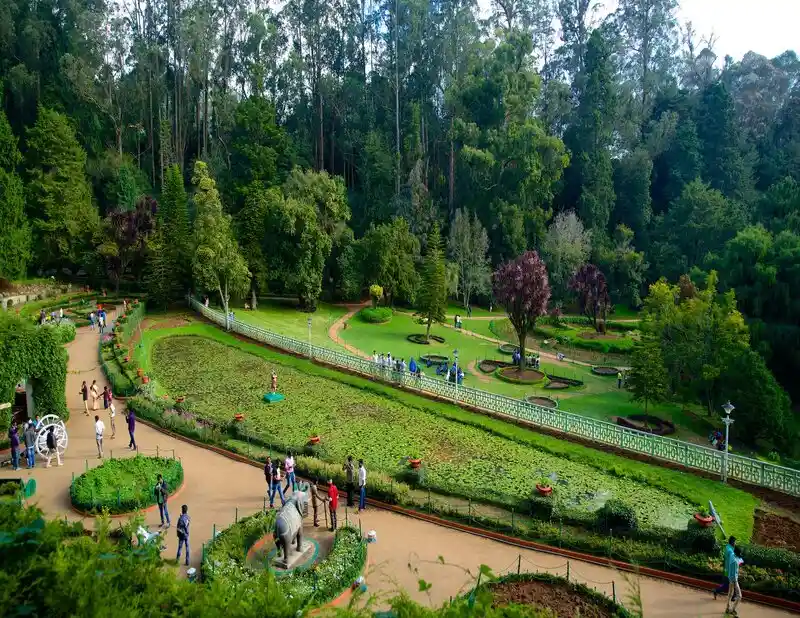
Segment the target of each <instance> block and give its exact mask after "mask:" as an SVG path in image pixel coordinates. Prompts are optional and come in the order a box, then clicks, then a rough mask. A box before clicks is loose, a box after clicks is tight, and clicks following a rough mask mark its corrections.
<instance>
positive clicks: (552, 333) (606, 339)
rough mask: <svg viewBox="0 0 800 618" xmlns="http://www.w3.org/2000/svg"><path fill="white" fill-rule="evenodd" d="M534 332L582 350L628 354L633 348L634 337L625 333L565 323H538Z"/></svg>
mask: <svg viewBox="0 0 800 618" xmlns="http://www.w3.org/2000/svg"><path fill="white" fill-rule="evenodd" d="M534 332H535V333H536V334H537V335H539V336H540V337H546V338H548V339H555V340H556V341H557V342H558V343H560V344H561V345H572V346H575V347H576V348H581V349H583V350H592V351H594V352H601V353H603V354H628V353H630V352H631V351H632V350H633V346H634V343H635V341H634V337H633V334H632V335H630V336H629V335H628V334H627V333H625V334H609V333H598V332H595V331H587V330H583V329H576V328H572V327H570V326H567V325H566V324H559V325H558V326H547V325H544V324H542V325H539V326H537V327H536V329H535V330H534Z"/></svg>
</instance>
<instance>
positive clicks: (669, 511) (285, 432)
mask: <svg viewBox="0 0 800 618" xmlns="http://www.w3.org/2000/svg"><path fill="white" fill-rule="evenodd" d="M176 334H186V335H199V336H201V337H202V338H200V337H180V338H173V336H174V335H176ZM143 341H144V343H145V346H144V347H143V348H142V349H143V350H144V351H149V352H150V354H151V355H152V361H153V364H152V371H151V373H153V375H154V376H155V378H156V380H157V386H158V388H159V389H161V391H160V392H169V393H171V394H173V395H178V394H182V395H185V396H187V401H188V402H189V404H190V407H192V409H195V410H196V411H198V412H199V413H201V415H207V416H209V417H213V418H217V419H225V420H227V419H229V418H230V417H231V416H232V415H233V413H234V412H237V411H238V412H243V413H244V414H245V415H246V421H245V425H246V426H247V427H249V428H250V429H251V430H252V431H257V432H259V433H261V434H262V435H263V436H265V437H266V438H267V439H270V438H271V439H274V440H275V442H276V443H278V442H279V443H282V444H284V445H292V444H298V445H299V444H303V443H304V442H305V441H306V440H307V438H308V436H309V435H311V433H320V434H321V435H322V436H323V448H324V453H325V455H326V456H327V458H329V459H331V460H333V461H339V460H341V459H342V458H343V457H344V456H345V455H346V454H349V453H353V454H354V455H356V456H364V457H365V459H366V460H367V462H368V466H369V467H372V468H373V469H376V470H381V471H385V472H387V473H390V474H396V473H399V472H400V470H402V469H404V468H405V465H404V458H405V457H407V456H409V455H416V454H418V455H421V456H422V457H423V458H424V459H425V461H426V463H427V468H426V475H427V480H428V481H429V482H430V483H431V484H433V485H435V487H437V488H441V489H442V490H444V491H449V492H455V493H460V494H465V495H473V496H474V497H477V498H480V497H481V496H482V495H483V496H484V497H493V496H497V495H498V494H500V495H502V494H505V495H507V496H510V497H514V496H516V497H518V498H519V497H524V496H525V495H527V493H528V492H529V491H530V489H531V487H532V484H533V483H535V481H536V480H537V479H538V478H540V477H541V476H542V475H544V474H555V475H556V477H557V478H558V479H560V480H561V481H563V484H562V483H559V484H557V489H559V490H560V491H559V493H560V494H561V498H560V501H561V502H562V506H563V507H564V508H575V509H586V508H587V507H588V504H589V503H591V502H592V501H594V500H596V499H600V498H604V497H607V496H608V495H616V496H619V497H622V498H624V499H627V500H629V501H631V502H632V503H633V504H634V505H635V508H636V509H637V510H638V511H639V514H640V516H641V517H642V518H643V519H644V520H645V521H646V522H649V523H661V524H664V523H669V524H672V525H677V524H678V523H680V522H682V521H683V520H684V519H685V516H686V514H687V513H688V512H689V511H690V510H691V505H692V504H694V503H699V502H705V501H706V500H708V499H711V500H713V501H714V503H715V505H716V506H717V507H718V508H719V509H720V511H721V512H722V513H723V516H724V517H725V520H726V524H727V525H728V526H729V527H730V528H731V530H734V531H735V532H734V533H735V534H739V535H741V536H742V537H746V538H749V536H750V535H751V533H752V526H753V510H754V508H755V506H756V504H757V502H758V501H757V500H756V499H755V498H754V497H753V496H751V495H749V494H747V493H745V492H742V491H739V490H736V489H732V488H730V487H727V486H723V485H721V484H719V483H716V482H713V481H708V480H705V479H702V478H699V477H696V476H694V475H691V474H688V473H681V472H676V471H673V470H668V469H665V468H660V467H658V466H651V465H647V464H642V463H639V462H635V461H632V460H628V459H625V458H622V457H617V456H614V455H609V454H607V453H603V452H600V451H595V450H594V449H590V448H587V447H583V446H579V445H576V444H572V443H569V442H566V441H563V440H559V439H556V438H553V437H550V436H543V435H540V434H537V433H535V432H533V431H530V430H527V429H524V428H521V427H517V426H516V425H512V424H508V423H504V422H502V421H499V420H496V419H491V418H489V417H486V416H483V415H480V414H476V413H471V412H468V411H465V410H462V409H460V408H457V407H455V406H452V405H447V404H441V403H436V402H431V401H429V400H427V399H424V398H421V397H418V396H416V395H413V394H411V393H408V392H404V391H399V390H397V389H394V388H392V387H389V386H385V385H382V384H376V383H373V382H371V381H369V380H365V379H362V378H359V377H356V376H351V375H347V374H341V373H339V372H336V371H333V370H330V369H327V368H324V367H320V366H316V365H313V364H311V363H309V362H308V361H306V360H303V359H299V358H295V357H290V356H285V355H282V354H279V353H276V352H273V351H271V350H268V349H266V348H263V347H261V346H257V345H255V344H249V343H246V342H242V341H239V340H237V339H235V338H233V337H231V336H230V335H228V334H226V333H224V332H222V331H221V330H219V329H217V328H215V327H212V326H209V325H200V324H195V325H191V326H187V327H183V328H178V329H160V330H153V331H144V333H143ZM221 344H227V345H221ZM243 351H246V352H250V354H244V353H243ZM273 367H277V369H278V375H279V390H280V391H281V392H283V393H284V394H286V395H287V399H286V400H285V401H284V402H281V403H280V404H278V405H276V406H269V405H266V404H263V403H262V401H261V395H262V394H263V393H264V392H265V391H266V390H267V384H268V380H269V378H268V375H269V373H271V370H272V368H273Z"/></svg>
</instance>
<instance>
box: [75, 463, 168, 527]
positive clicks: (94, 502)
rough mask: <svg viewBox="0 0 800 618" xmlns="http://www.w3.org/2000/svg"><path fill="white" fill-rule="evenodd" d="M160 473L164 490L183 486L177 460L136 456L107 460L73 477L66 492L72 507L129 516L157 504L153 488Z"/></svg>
mask: <svg viewBox="0 0 800 618" xmlns="http://www.w3.org/2000/svg"><path fill="white" fill-rule="evenodd" d="M159 474H162V475H164V480H165V481H166V482H167V489H168V491H169V492H170V493H173V492H175V490H177V489H178V488H179V487H180V486H181V485H182V484H183V466H182V465H181V462H180V461H178V460H177V459H167V458H165V457H145V456H144V455H136V456H134V457H129V458H126V459H108V460H106V461H104V462H103V463H102V464H101V465H100V466H98V467H96V468H92V469H91V470H87V471H86V472H84V473H83V474H81V475H80V476H79V477H78V478H76V479H75V480H74V481H73V482H72V485H71V486H70V489H69V495H70V500H71V501H72V505H73V506H74V507H75V508H77V509H79V510H81V511H85V512H89V513H97V512H100V511H102V510H103V509H108V512H109V513H112V514H116V513H129V512H131V511H136V510H138V509H141V508H145V507H148V506H150V505H152V504H155V503H156V498H155V493H154V492H153V488H154V487H155V484H156V479H157V477H158V475H159Z"/></svg>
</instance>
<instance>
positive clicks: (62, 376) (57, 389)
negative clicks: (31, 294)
mask: <svg viewBox="0 0 800 618" xmlns="http://www.w3.org/2000/svg"><path fill="white" fill-rule="evenodd" d="M56 330H57V329H55V328H47V327H45V328H38V327H35V326H33V324H31V323H29V322H26V321H25V320H23V319H21V318H19V317H16V316H14V315H12V314H9V313H5V312H4V313H1V314H0V401H14V392H15V389H16V386H17V383H18V382H19V381H20V380H21V379H25V380H29V381H30V383H31V385H32V386H33V401H34V405H35V406H36V412H37V413H38V414H39V415H41V416H44V415H45V414H57V415H58V416H60V417H61V418H62V419H64V420H67V419H68V418H69V410H68V409H67V401H66V397H65V394H64V388H65V386H66V380H67V351H66V350H65V349H64V348H63V347H62V346H61V343H60V342H59V338H63V334H62V332H63V331H59V332H58V333H57V332H56ZM10 413H11V409H8V410H3V411H2V412H0V432H1V433H0V435H4V434H5V431H6V429H7V428H8V426H9V424H10V421H11V414H10Z"/></svg>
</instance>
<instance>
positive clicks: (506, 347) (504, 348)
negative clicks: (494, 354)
mask: <svg viewBox="0 0 800 618" xmlns="http://www.w3.org/2000/svg"><path fill="white" fill-rule="evenodd" d="M499 350H500V352H502V353H503V354H513V353H514V352H516V351H517V350H519V346H516V345H514V344H513V343H503V344H501V345H500V348H499Z"/></svg>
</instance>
